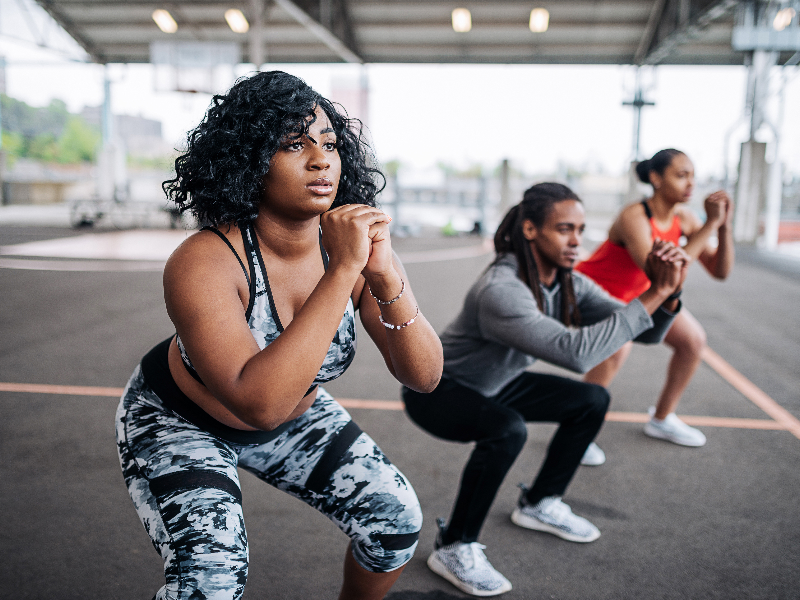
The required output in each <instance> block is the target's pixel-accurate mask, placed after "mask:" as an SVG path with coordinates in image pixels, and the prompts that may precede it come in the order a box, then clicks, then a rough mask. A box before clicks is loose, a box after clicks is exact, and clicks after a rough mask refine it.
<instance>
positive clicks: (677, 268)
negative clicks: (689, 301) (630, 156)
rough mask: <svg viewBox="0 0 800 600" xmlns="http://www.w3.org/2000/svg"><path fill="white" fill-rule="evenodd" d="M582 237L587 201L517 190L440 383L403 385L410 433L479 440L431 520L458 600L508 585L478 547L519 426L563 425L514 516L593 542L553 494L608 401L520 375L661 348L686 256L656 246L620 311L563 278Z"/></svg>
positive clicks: (436, 564) (549, 190)
mask: <svg viewBox="0 0 800 600" xmlns="http://www.w3.org/2000/svg"><path fill="white" fill-rule="evenodd" d="M583 230H584V212H583V205H582V203H581V201H580V199H579V198H578V197H577V196H576V195H575V193H574V192H572V190H570V189H569V188H568V187H566V186H564V185H560V184H557V183H540V184H538V185H534V186H533V187H531V188H530V189H529V190H527V191H526V192H525V195H524V197H523V200H522V202H521V203H520V204H518V205H517V206H515V207H513V208H512V209H511V210H510V211H509V212H508V214H507V215H506V216H505V218H504V219H503V221H502V223H501V224H500V227H499V228H498V230H497V233H496V235H495V238H494V245H495V250H496V252H497V258H496V259H495V261H494V262H493V263H492V264H491V265H490V266H489V268H488V269H487V270H486V271H485V272H484V273H483V274H482V275H481V276H480V278H479V279H478V281H477V282H476V283H475V284H474V285H473V286H472V288H471V289H470V290H469V292H468V293H467V297H466V299H465V301H464V307H463V309H462V310H461V313H460V314H459V315H458V316H457V317H456V319H455V321H453V323H451V324H450V326H449V327H448V328H447V329H446V330H445V332H444V334H443V335H442V336H441V339H442V345H443V348H444V373H443V376H442V379H441V381H440V383H439V385H438V386H437V388H436V389H435V390H434V391H433V392H432V393H429V394H425V393H420V392H417V391H414V390H412V389H409V388H407V387H406V388H404V389H403V399H404V401H405V405H406V410H407V411H408V414H409V416H410V417H411V419H412V420H413V421H414V422H416V423H417V424H418V425H419V426H420V427H422V428H423V429H425V430H426V431H428V432H429V433H432V434H433V435H435V436H437V437H440V438H443V439H446V440H453V441H458V442H476V446H475V449H474V451H473V452H472V456H471V457H470V459H469V461H468V462H467V465H466V467H465V469H464V472H463V474H462V478H461V488H460V490H459V493H458V496H457V498H456V501H455V505H454V508H453V512H452V514H451V516H450V522H449V523H448V524H447V525H445V523H444V520H442V519H440V520H439V536H438V538H437V541H436V549H435V550H434V552H433V553H432V554H431V555H430V557H429V558H428V566H429V567H430V568H431V570H432V571H434V572H435V573H437V574H438V575H441V576H442V577H444V578H445V579H447V580H448V581H450V582H451V583H452V584H454V585H455V586H456V587H457V588H459V589H460V590H462V591H463V592H466V593H468V594H472V595H475V596H493V595H496V594H501V593H503V592H506V591H508V590H510V589H511V583H510V582H509V581H508V580H507V579H506V578H505V577H503V575H501V574H500V573H499V572H498V571H497V570H495V569H494V567H492V565H491V564H490V563H489V561H488V560H487V559H486V556H485V555H484V554H483V551H482V550H483V548H485V546H483V545H481V544H478V543H477V539H478V534H479V532H480V529H481V526H482V525H483V522H484V519H485V518H486V515H487V513H488V512H489V508H490V506H491V504H492V502H493V501H494V498H495V495H496V494H497V490H498V489H499V487H500V484H501V483H502V481H503V478H504V477H505V475H506V473H507V472H508V470H509V469H510V468H511V465H512V463H513V462H514V460H515V458H516V457H517V455H518V454H519V452H520V451H521V450H522V447H523V445H524V444H525V440H526V437H527V429H526V426H525V423H526V422H532V421H537V422H539V421H548V422H556V423H558V424H559V428H558V430H557V431H556V433H555V435H554V437H553V440H552V442H551V443H550V447H549V449H548V451H547V456H546V458H545V460H544V464H543V465H542V467H541V469H540V471H539V474H538V475H537V477H536V479H535V480H534V482H533V485H532V487H531V488H530V489H528V488H525V487H523V492H522V495H521V497H520V500H519V504H518V506H517V508H516V509H515V510H514V511H513V513H512V515H511V520H512V521H513V522H514V523H515V524H516V525H519V526H520V527H525V528H527V529H535V530H538V531H545V532H548V533H552V534H555V535H557V536H559V537H561V538H563V539H565V540H569V541H573V542H591V541H593V540H595V539H597V538H598V537H599V536H600V531H599V530H598V529H597V527H595V526H594V525H593V524H592V523H590V522H589V521H587V520H586V519H584V518H582V517H579V516H576V515H574V514H573V513H572V510H571V509H570V508H569V506H567V505H566V504H564V503H563V502H562V501H561V497H562V495H563V494H564V492H565V490H566V488H567V485H568V484H569V482H570V480H571V479H572V476H573V475H574V474H575V471H576V470H577V468H578V465H579V464H581V459H582V458H583V456H584V453H585V452H586V449H587V447H588V446H589V444H590V443H591V442H592V440H593V439H594V437H595V436H596V435H597V432H598V431H599V430H600V427H601V425H602V424H603V420H604V417H605V414H606V410H607V409H608V404H609V395H608V392H607V391H606V390H605V388H603V387H601V386H599V385H595V384H590V383H584V382H581V381H576V380H573V379H568V378H564V377H558V376H555V375H547V374H543V373H530V372H527V371H526V368H527V367H528V366H530V365H531V364H532V363H533V362H534V361H535V360H536V359H537V358H540V359H542V360H546V361H547V362H550V363H553V364H555V365H558V366H561V367H565V368H567V369H571V370H573V371H579V372H586V371H588V370H589V369H590V368H592V367H594V366H595V365H597V364H598V363H600V362H601V361H603V360H605V359H606V358H608V357H609V356H611V355H612V354H614V352H616V351H617V350H618V349H619V348H620V347H621V346H622V345H623V344H625V343H626V342H628V341H630V340H636V341H639V342H644V343H658V342H659V341H660V340H661V339H662V338H663V337H664V335H665V334H666V332H667V330H668V329H669V326H670V324H671V323H672V320H673V318H674V317H675V314H676V313H677V312H678V310H679V309H680V300H679V299H678V296H679V293H678V292H679V291H680V289H681V286H682V285H683V280H684V278H685V276H686V269H687V265H688V262H689V258H688V256H687V255H686V253H685V252H684V251H683V250H681V249H680V248H678V247H676V246H675V245H673V244H671V243H669V242H661V241H657V242H655V243H654V244H653V248H652V251H651V252H650V254H649V255H648V257H647V261H646V269H645V270H646V272H647V275H648V277H649V278H650V280H651V282H652V285H651V286H650V289H648V290H647V291H645V292H644V293H643V294H641V295H640V296H639V298H638V299H636V300H634V301H632V302H631V303H630V304H628V305H625V304H623V303H622V302H619V301H617V300H615V299H613V298H611V297H610V296H609V295H608V294H607V293H606V292H605V291H603V290H602V289H601V288H600V287H599V286H597V285H595V284H594V283H593V282H592V281H591V280H589V279H587V278H585V277H583V276H582V275H580V274H573V273H572V267H573V266H574V264H575V262H576V261H577V259H578V248H579V247H580V243H581V236H582V234H583Z"/></svg>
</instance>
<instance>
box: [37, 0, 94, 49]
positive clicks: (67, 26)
mask: <svg viewBox="0 0 800 600" xmlns="http://www.w3.org/2000/svg"><path fill="white" fill-rule="evenodd" d="M36 3H37V4H38V5H39V6H41V7H42V8H43V9H44V10H45V11H46V12H47V14H48V15H50V16H51V17H52V18H53V20H54V21H55V22H56V23H58V24H59V26H61V28H62V29H64V31H66V32H67V33H68V34H69V35H70V37H71V38H72V39H73V40H75V41H76V42H78V44H80V46H81V47H82V48H83V49H84V50H85V51H86V53H87V54H88V55H89V57H90V58H91V59H92V60H93V61H94V62H98V63H105V62H106V60H105V57H104V56H103V54H102V53H101V52H100V51H99V49H98V48H97V47H96V46H95V45H94V44H92V43H91V42H90V41H89V40H88V39H87V38H86V37H84V36H83V35H81V33H80V31H79V30H78V28H77V26H76V25H75V23H74V22H73V21H72V20H71V19H69V18H68V17H67V16H66V15H64V14H63V13H62V12H61V11H60V10H59V9H58V8H56V6H55V4H56V3H55V2H53V0H36Z"/></svg>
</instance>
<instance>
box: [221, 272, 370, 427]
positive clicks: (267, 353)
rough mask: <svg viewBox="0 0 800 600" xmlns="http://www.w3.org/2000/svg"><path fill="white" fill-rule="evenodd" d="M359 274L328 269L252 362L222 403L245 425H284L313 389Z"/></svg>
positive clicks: (236, 380) (232, 383)
mask: <svg viewBox="0 0 800 600" xmlns="http://www.w3.org/2000/svg"><path fill="white" fill-rule="evenodd" d="M357 277H358V274H357V273H353V272H348V271H346V270H344V269H329V270H328V271H327V272H326V273H325V275H323V277H322V278H321V279H320V281H319V283H318V284H317V286H316V288H315V289H314V291H313V292H312V293H311V295H309V297H308V299H307V300H306V302H305V303H304V304H303V307H302V308H301V309H300V311H298V312H297V314H295V315H294V318H293V319H292V321H291V322H290V323H289V324H288V325H287V326H286V328H285V329H284V331H283V332H282V333H281V334H280V335H279V336H278V337H277V338H276V339H275V340H274V341H273V342H272V343H270V344H269V345H268V346H267V347H266V348H264V349H263V350H261V351H260V352H258V353H256V354H255V355H254V356H253V357H252V358H250V359H249V360H248V361H247V362H246V363H245V365H244V366H243V368H242V369H241V371H240V373H239V374H238V377H236V379H235V380H234V381H232V382H229V383H228V385H226V386H225V394H224V396H223V397H221V398H220V399H221V400H222V401H223V403H224V404H225V405H226V407H227V408H228V409H229V410H230V411H231V412H233V413H234V414H235V415H236V416H237V417H238V418H240V419H241V420H242V421H244V422H245V423H247V424H249V425H251V426H253V427H257V428H259V429H266V430H270V429H273V428H275V427H277V426H278V425H280V424H281V423H283V422H284V421H285V420H286V419H287V418H288V417H289V415H290V414H291V413H292V412H293V411H294V410H295V408H296V407H297V405H298V404H299V403H300V401H301V400H302V399H303V397H304V396H305V394H306V392H307V391H308V389H309V388H310V387H311V386H312V385H313V382H314V379H315V378H316V376H317V373H318V372H319V369H320V366H321V365H322V363H323V362H324V361H325V356H326V354H327V352H328V350H329V348H330V344H331V340H332V339H333V337H334V336H335V335H336V331H337V329H338V327H339V324H340V322H341V319H342V315H343V314H344V312H345V310H346V307H347V303H348V300H349V298H350V293H351V292H352V289H353V285H354V282H355V280H356V279H357Z"/></svg>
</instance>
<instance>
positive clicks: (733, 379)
mask: <svg viewBox="0 0 800 600" xmlns="http://www.w3.org/2000/svg"><path fill="white" fill-rule="evenodd" d="M703 360H704V361H705V362H706V364H708V366H709V367H711V368H712V369H714V370H715V371H716V372H717V373H718V374H719V376H720V377H722V378H723V379H724V380H725V381H727V382H728V383H730V384H731V385H732V386H733V387H734V389H736V390H737V391H738V392H739V393H740V394H742V395H743V396H744V397H745V398H747V399H748V400H750V402H752V403H753V404H755V405H756V406H757V407H758V408H760V409H761V410H763V411H764V412H765V413H767V414H768V415H769V416H770V417H772V418H773V419H774V420H775V421H777V422H778V423H780V424H781V425H783V428H784V429H786V430H787V431H789V432H791V434H792V435H793V436H794V437H796V438H797V439H799V440H800V420H798V419H797V418H796V417H795V416H794V415H793V414H792V413H790V412H789V411H788V410H786V409H785V408H783V407H782V406H781V405H780V404H778V403H777V402H775V400H773V399H772V398H770V397H769V396H767V394H765V393H764V392H763V391H761V389H760V388H758V387H757V386H756V385H755V384H754V383H753V382H752V381H750V380H749V379H747V377H745V376H744V375H742V374H741V373H740V372H739V371H737V370H736V369H734V368H733V367H732V366H731V365H730V363H728V361H726V360H725V359H724V358H722V357H721V356H720V355H719V354H717V353H716V352H714V351H713V350H712V349H711V348H709V347H708V346H706V348H705V349H704V350H703Z"/></svg>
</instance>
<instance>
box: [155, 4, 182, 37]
mask: <svg viewBox="0 0 800 600" xmlns="http://www.w3.org/2000/svg"><path fill="white" fill-rule="evenodd" d="M153 21H155V22H156V25H158V28H159V29H160V30H161V31H163V32H164V33H175V32H176V31H178V24H177V23H176V22H175V19H173V18H172V15H171V14H169V13H168V12H167V11H166V10H164V9H163V8H159V9H157V10H154V11H153Z"/></svg>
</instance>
